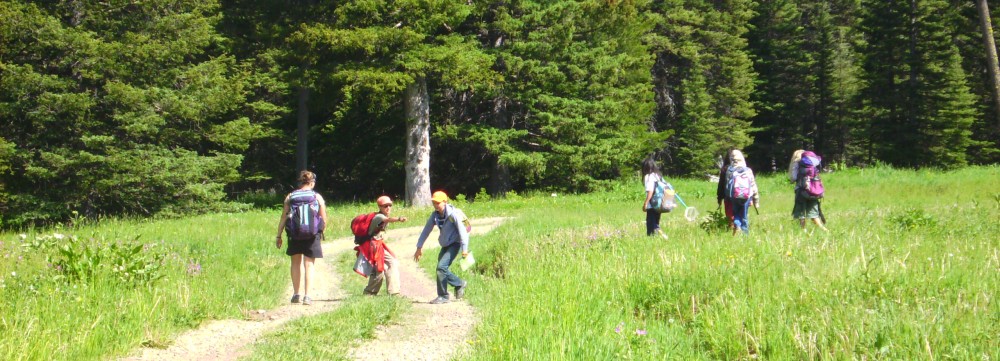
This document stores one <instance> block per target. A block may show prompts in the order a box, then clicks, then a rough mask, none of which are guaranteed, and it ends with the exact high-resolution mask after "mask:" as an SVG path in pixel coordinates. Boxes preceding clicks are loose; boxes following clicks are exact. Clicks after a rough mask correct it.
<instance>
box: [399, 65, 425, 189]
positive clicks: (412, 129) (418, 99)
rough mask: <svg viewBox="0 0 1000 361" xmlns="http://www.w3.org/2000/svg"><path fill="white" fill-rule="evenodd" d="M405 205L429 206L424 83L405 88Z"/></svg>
mask: <svg viewBox="0 0 1000 361" xmlns="http://www.w3.org/2000/svg"><path fill="white" fill-rule="evenodd" d="M405 97H406V99H404V104H405V105H404V106H405V108H406V109H405V111H406V202H407V203H408V204H409V205H410V206H413V207H425V206H429V205H430V204H431V172H430V168H431V137H430V127H431V120H430V97H429V96H428V95H427V80H426V79H424V78H423V77H421V78H418V79H417V80H416V81H415V82H413V84H410V85H409V86H408V87H406V95H405Z"/></svg>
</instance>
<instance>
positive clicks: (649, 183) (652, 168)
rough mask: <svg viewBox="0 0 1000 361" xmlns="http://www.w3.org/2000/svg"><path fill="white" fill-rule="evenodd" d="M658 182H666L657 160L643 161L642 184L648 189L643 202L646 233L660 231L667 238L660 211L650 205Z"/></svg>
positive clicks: (648, 234) (649, 234) (651, 233)
mask: <svg viewBox="0 0 1000 361" xmlns="http://www.w3.org/2000/svg"><path fill="white" fill-rule="evenodd" d="M657 182H666V181H664V180H663V175H661V174H660V168H659V167H657V166H656V161H655V160H653V158H652V157H649V158H646V160H644V161H642V184H643V186H644V188H645V190H646V200H645V202H643V203H642V211H643V212H646V235H647V236H652V235H653V234H656V233H659V234H660V236H661V237H663V238H667V234H666V233H663V230H662V229H660V211H659V210H656V209H654V208H653V207H652V206H651V205H650V200H652V199H653V193H654V192H655V191H656V183H657Z"/></svg>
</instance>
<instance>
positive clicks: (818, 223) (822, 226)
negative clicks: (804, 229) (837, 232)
mask: <svg viewBox="0 0 1000 361" xmlns="http://www.w3.org/2000/svg"><path fill="white" fill-rule="evenodd" d="M813 223H816V226H818V227H819V228H820V229H822V230H824V231H830V230H829V229H826V226H824V225H823V221H822V220H820V219H819V218H813ZM803 226H804V225H803Z"/></svg>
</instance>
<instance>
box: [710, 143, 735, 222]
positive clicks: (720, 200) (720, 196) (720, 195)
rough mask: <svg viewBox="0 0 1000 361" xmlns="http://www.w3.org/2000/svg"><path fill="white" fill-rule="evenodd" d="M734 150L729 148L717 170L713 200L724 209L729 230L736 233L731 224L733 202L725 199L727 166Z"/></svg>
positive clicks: (727, 181) (730, 162)
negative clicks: (717, 179)
mask: <svg viewBox="0 0 1000 361" xmlns="http://www.w3.org/2000/svg"><path fill="white" fill-rule="evenodd" d="M734 150H736V149H733V148H729V150H728V151H726V155H725V156H723V157H722V166H721V167H720V168H719V186H718V188H716V190H715V200H716V202H717V204H718V205H719V207H720V208H722V209H724V210H725V212H726V218H729V229H731V230H733V233H736V226H735V224H733V202H732V201H730V200H729V197H726V185H728V184H729V166H730V165H731V164H732V159H733V151H734Z"/></svg>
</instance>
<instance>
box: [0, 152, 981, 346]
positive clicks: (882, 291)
mask: <svg viewBox="0 0 1000 361" xmlns="http://www.w3.org/2000/svg"><path fill="white" fill-rule="evenodd" d="M998 176H1000V169H998V168H997V167H979V168H968V169H963V170H958V171H953V172H937V171H906V170H893V169H886V168H877V169H866V170H847V171H841V172H837V173H831V174H825V175H824V183H825V184H826V187H827V198H826V199H825V200H824V203H823V210H824V212H825V214H826V216H827V219H828V221H829V227H830V229H831V232H829V233H823V232H821V231H817V230H815V229H814V228H811V227H812V226H810V228H807V231H802V230H801V229H800V228H799V226H798V222H797V221H794V220H792V219H791V216H790V212H791V205H792V194H791V187H790V186H789V185H788V184H787V181H786V180H784V179H783V178H781V177H779V176H773V177H761V178H760V179H758V183H759V185H760V187H761V192H762V206H761V208H760V214H759V215H757V214H754V213H753V211H751V233H750V235H749V236H737V237H733V236H731V235H730V234H729V233H728V232H725V231H713V232H706V231H705V230H703V229H702V228H701V227H700V223H701V222H700V220H699V222H687V221H685V220H684V219H683V217H682V216H681V214H667V215H664V218H663V222H662V224H663V227H664V229H665V230H666V232H667V233H668V234H669V235H670V239H669V240H663V239H662V238H659V237H646V236H645V231H644V225H643V220H644V214H643V213H642V212H641V211H640V205H641V201H642V200H641V198H640V197H641V194H642V190H641V185H639V184H638V183H639V181H638V180H637V179H636V180H633V181H630V182H625V183H619V184H617V185H614V186H613V187H612V189H609V190H608V191H605V192H599V193H594V194H588V195H582V196H574V195H563V194H557V195H555V196H551V195H550V194H549V193H545V194H537V195H528V196H518V195H513V196H511V197H509V198H508V199H507V200H503V201H485V197H483V198H479V199H480V200H481V201H478V202H475V203H468V202H464V201H463V200H461V199H459V200H456V201H455V203H456V204H457V205H459V206H460V207H462V208H463V209H464V210H465V211H466V213H467V214H469V215H470V216H471V217H473V218H476V217H488V216H509V217H512V218H511V220H509V221H508V222H506V223H505V224H504V225H502V226H501V227H500V228H498V229H496V230H494V231H493V232H491V233H489V234H485V235H477V236H475V237H474V238H473V242H472V245H471V249H472V250H473V251H474V252H475V253H476V258H477V261H478V263H477V264H476V266H475V267H473V268H472V269H470V270H469V271H467V272H463V271H460V270H458V269H457V267H455V270H454V271H455V272H458V273H459V274H460V275H461V276H462V277H463V278H466V279H467V280H470V281H471V283H470V285H471V286H470V288H469V291H468V293H467V297H468V298H469V299H470V302H472V303H473V305H474V306H475V307H477V309H478V312H479V313H480V315H481V323H480V324H479V325H478V326H477V329H476V334H475V335H474V340H473V341H472V350H473V353H472V354H471V355H470V358H472V359H504V360H507V359H524V360H532V359H610V358H620V359H750V358H767V359H847V358H851V359H861V358H865V359H907V360H909V359H949V358H951V359H998V358H1000V351H998V350H1000V336H998V335H1000V326H998V325H1000V306H998V303H997V297H996V295H997V292H996V290H997V289H998V286H1000V276H998V275H1000V241H998V239H1000V237H997V234H1000V222H998V221H1000V191H997V190H996V187H995V185H996V184H997V179H1000V177H998ZM671 181H672V182H673V183H674V185H675V186H676V188H677V189H678V191H679V192H680V194H681V196H683V197H684V200H685V201H686V202H687V203H688V204H689V205H691V206H694V207H697V208H698V209H700V210H701V213H702V215H703V216H705V215H707V214H708V213H709V211H711V210H714V209H715V208H716V204H715V197H714V195H715V184H712V183H708V182H704V181H697V180H671ZM261 202H262V203H261V204H264V205H265V206H266V204H267V203H268V201H267V200H266V199H264V200H262V201H261ZM271 202H272V203H273V201H271ZM370 211H374V206H373V205H371V204H345V205H331V207H330V216H331V224H330V225H329V226H328V229H327V236H328V239H332V238H336V237H346V236H348V234H349V231H348V230H347V229H348V228H347V224H348V223H349V221H350V219H351V218H353V216H354V215H356V214H359V213H363V212H370ZM278 213H279V210H276V209H275V205H272V208H270V209H267V210H259V211H252V212H245V213H238V214H216V215H206V216H200V217H192V218H185V219H177V220H159V221H134V220H123V221H105V222H102V223H101V224H99V225H84V226H81V227H77V228H63V229H56V230H47V231H44V232H37V233H28V234H25V235H24V236H23V237H21V236H20V235H18V234H3V235H0V242H3V243H0V359H9V360H19V359H72V360H77V359H103V358H107V357H113V356H118V355H123V354H126V353H128V352H129V351H131V350H134V349H135V348H136V347H138V346H139V345H148V346H154V347H164V346H167V345H168V344H169V343H170V340H171V339H172V338H173V337H174V335H176V334H177V333H179V332H182V331H184V330H186V329H189V328H192V327H197V325H199V324H200V323H201V322H203V321H205V320H208V319H222V318H242V317H244V314H243V312H244V310H254V309H268V308H272V307H274V306H276V305H278V304H281V303H284V302H287V297H288V295H286V294H285V290H286V289H287V287H288V284H289V280H288V271H287V267H288V258H287V257H286V256H285V255H284V252H283V250H277V249H275V248H274V244H273V242H274V232H275V226H276V223H277V217H278ZM428 214H429V210H428V209H423V210H412V209H407V208H400V209H398V210H396V212H395V213H394V215H403V216H407V217H409V218H410V219H411V222H413V224H414V225H419V224H422V222H423V220H425V219H426V217H427V215H428ZM56 233H58V234H59V235H60V237H62V238H57V237H56ZM71 237H76V241H75V242H74V241H70V239H71ZM112 244H113V245H115V246H111V245H112ZM137 246H138V247H139V248H138V249H136V248H135V247H137ZM66 247H69V248H68V249H67V248H66ZM132 251H135V252H134V253H131V252H132ZM67 252H68V253H67ZM404 253H406V252H404ZM68 255H72V257H70V256H68ZM84 256H86V257H84ZM70 260H71V261H72V262H70ZM435 260H436V257H425V258H424V260H423V261H422V265H423V266H424V267H425V268H426V269H428V275H430V277H433V274H434V273H433V270H432V269H433V263H434V261H435ZM347 262H349V260H345V259H341V260H339V261H338V266H337V267H338V268H343V269H342V270H341V271H344V272H348V271H349V267H348V266H347ZM59 267H64V268H63V269H61V270H60V269H59ZM67 269H73V270H77V271H75V272H69V271H67ZM88 270H89V271H88ZM137 272H140V273H141V274H142V276H136V273H137ZM126 273H128V275H126ZM355 278H356V279H355ZM347 282H349V283H348V284H347V285H345V288H347V289H349V290H355V289H356V290H359V289H360V288H361V287H362V286H361V284H362V283H363V280H361V279H360V277H354V278H348V279H347ZM350 282H354V283H356V284H352V283H350ZM356 290H355V291H356ZM394 302H395V301H387V299H386V298H381V297H379V298H363V297H356V296H351V297H349V298H348V300H347V301H346V302H345V304H344V307H342V308H341V309H338V310H337V311H335V312H334V313H330V314H325V315H320V316H316V317H310V318H307V319H303V320H299V321H295V322H293V323H291V324H290V325H289V326H288V327H286V328H285V329H283V330H280V331H278V332H277V333H275V334H274V335H272V336H269V339H268V340H267V341H265V342H264V343H263V344H262V346H261V347H260V348H258V349H257V350H255V353H254V354H253V355H252V356H251V357H254V358H271V357H279V358H280V357H288V356H292V357H296V358H338V357H340V356H338V355H340V354H342V353H343V352H344V350H346V347H347V346H346V344H345V343H343V342H341V343H338V344H337V345H340V346H337V347H326V348H323V347H315V343H311V342H310V332H303V331H310V330H312V331H315V332H325V333H324V335H327V336H325V337H328V338H330V339H351V338H365V337H370V330H371V327H370V326H372V325H368V326H366V327H357V328H353V327H352V328H349V327H340V326H337V327H334V329H336V332H339V333H331V332H334V331H330V330H328V328H329V326H330V325H345V324H352V323H355V322H356V320H366V319H367V320H372V319H374V320H375V321H374V323H385V322H391V320H392V318H393V317H395V315H398V314H399V313H400V312H405V307H403V306H400V305H397V304H396V303H394ZM397 306H400V307H397ZM341 331H342V332H341ZM310 345H313V346H310ZM289 348H294V349H296V350H298V351H296V352H298V353H297V354H296V355H290V354H287V353H282V350H287V349H289Z"/></svg>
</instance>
